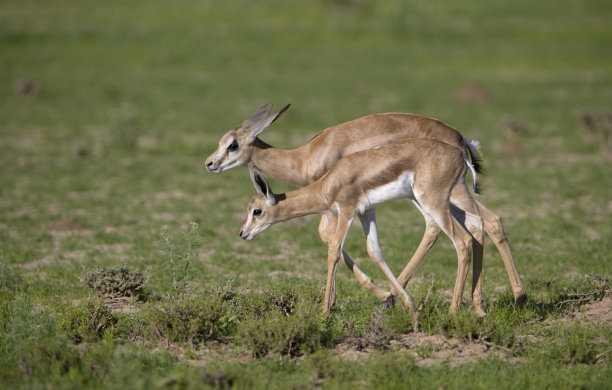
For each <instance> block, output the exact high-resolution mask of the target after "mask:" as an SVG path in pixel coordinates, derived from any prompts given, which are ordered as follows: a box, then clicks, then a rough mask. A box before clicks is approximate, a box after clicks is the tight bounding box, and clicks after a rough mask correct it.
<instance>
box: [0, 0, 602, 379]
mask: <svg viewBox="0 0 612 390" xmlns="http://www.w3.org/2000/svg"><path fill="white" fill-rule="evenodd" d="M610 20H612V5H611V4H610V2H609V1H598V0H594V1H575V0H561V1H558V2H534V1H523V0H518V1H517V0H515V1H506V0H504V1H497V2H486V1H478V2H453V1H449V0H435V1H430V2H406V1H400V0H389V1H385V2H375V1H368V0H327V1H324V0H314V1H309V2H301V3H299V4H297V3H293V2H286V1H278V0H267V1H258V2H249V1H243V0H237V1H233V2H213V1H207V0H199V1H195V0H193V1H191V0H185V1H179V2H172V3H170V2H167V1H157V0H149V1H141V0H134V1H129V2H125V1H116V0H110V1H106V2H102V3H94V2H89V1H67V0H47V1H40V0H19V1H16V0H5V1H3V2H2V3H1V4H0V163H1V166H2V170H1V171H0V387H2V388H16V389H26V388H27V389H38V388H41V389H42V388H45V389H47V388H129V389H138V388H202V387H206V386H208V387H213V388H229V387H236V388H283V389H286V388H313V387H323V388H349V387H351V388H355V387H357V388H409V387H417V386H426V388H434V387H435V388H491V386H495V387H496V388H612V361H611V360H612V359H611V356H612V352H611V347H610V345H611V341H612V326H611V324H612V322H611V321H612V315H611V311H612V298H611V297H610V291H611V287H610V277H611V275H612V269H611V267H612V169H611V167H612V106H611V104H610V103H611V102H612V51H611V50H610V47H611V46H612V27H611V25H610ZM269 101H272V102H274V103H275V104H276V107H278V108H280V107H281V105H284V104H286V103H289V102H290V103H292V107H291V109H290V110H289V111H288V112H287V113H285V114H284V115H283V117H282V118H280V119H279V120H278V121H277V122H275V123H274V124H273V125H272V126H271V127H270V128H269V129H268V130H266V132H264V133H263V134H262V137H261V138H262V139H264V140H265V141H267V142H268V143H271V144H272V145H274V146H277V147H281V148H285V149H290V148H294V147H297V146H299V145H301V144H303V143H305V142H307V141H308V140H309V139H310V138H311V137H313V136H314V135H315V134H317V133H318V132H319V131H320V130H322V129H323V128H325V127H328V126H331V125H335V124H338V123H341V122H344V121H347V120H351V119H354V118H357V117H359V116H363V115H367V114H371V113H377V112H388V111H399V112H415V113H420V114H425V115H430V116H434V117H436V118H439V119H441V120H443V121H444V122H446V123H449V124H451V125H453V126H455V127H456V128H457V129H459V130H460V131H461V132H462V133H463V134H464V135H465V136H466V137H467V138H469V139H472V138H477V139H479V140H480V141H481V144H482V152H483V154H484V157H485V160H486V169H487V173H486V175H485V176H481V178H480V180H481V184H482V186H483V189H484V193H483V195H480V196H479V197H478V199H479V200H480V201H481V202H482V203H484V204H485V205H487V206H488V207H489V208H491V209H492V210H494V211H495V212H497V213H498V214H499V215H501V216H502V218H503V219H504V226H505V228H506V231H507V233H508V237H509V240H510V244H511V246H512V249H513V254H514V257H515V259H516V262H517V266H518V269H519V272H520V273H521V276H522V278H523V282H524V284H525V287H526V289H527V294H528V295H529V300H528V302H527V303H526V304H525V305H524V306H522V307H520V308H516V307H514V306H513V304H512V293H511V291H510V287H509V282H508V278H507V276H506V273H505V270H504V267H503V264H502V261H501V257H500V256H499V254H498V253H497V251H496V248H495V246H494V245H493V244H492V243H490V242H489V243H487V245H486V248H485V260H484V299H485V310H486V311H487V313H488V315H487V317H486V318H484V319H477V318H476V317H475V316H474V315H473V314H472V310H471V304H470V302H469V299H468V294H465V296H464V303H465V304H464V305H463V307H462V309H461V310H460V311H459V313H457V314H456V315H453V316H451V315H448V314H447V312H448V308H449V305H450V295H451V293H452V291H451V289H452V286H453V284H454V279H455V275H456V268H457V265H456V255H455V251H454V249H453V248H452V246H451V244H450V240H448V239H447V238H446V237H443V238H441V239H440V240H439V241H438V243H437V244H436V246H435V247H434V249H433V250H432V252H431V253H430V255H429V256H428V257H427V259H426V261H425V262H424V263H423V265H422V266H421V267H420V269H419V270H418V272H417V274H416V276H415V278H414V279H413V281H411V283H410V284H409V286H408V290H409V292H410V293H411V294H412V295H413V296H414V297H415V299H416V300H417V303H422V304H423V305H422V306H423V307H422V311H421V313H420V324H421V332H420V333H418V334H414V333H413V332H412V328H411V324H410V321H409V318H408V315H407V313H406V311H405V310H404V309H403V308H401V307H400V305H396V306H395V307H393V308H389V309H386V310H384V311H383V310H382V308H381V304H380V302H378V301H377V299H376V298H375V297H374V296H372V295H368V294H367V293H366V292H365V291H364V290H362V289H361V288H360V286H359V285H358V283H357V282H356V281H355V280H354V278H353V277H352V275H350V273H349V272H348V271H347V270H346V268H339V272H338V286H337V288H338V296H337V302H336V306H335V307H334V309H333V310H332V314H331V315H330V316H329V317H328V318H323V316H322V315H321V313H320V311H321V306H322V295H323V290H322V288H323V287H324V282H325V275H326V268H327V264H326V261H325V258H326V254H327V248H326V247H325V246H324V245H323V244H322V243H321V242H320V240H319V238H318V235H317V231H316V227H317V225H318V218H317V217H316V216H311V217H306V218H302V219H298V220H293V221H290V222H287V223H284V224H282V225H277V226H273V227H272V228H271V229H270V230H269V231H268V232H266V233H264V234H262V235H261V236H259V237H258V238H257V239H255V240H254V241H252V242H243V241H242V240H240V239H239V237H238V228H239V226H240V224H241V223H242V220H243V218H244V213H245V209H246V204H247V202H248V200H249V199H250V198H251V196H252V195H253V193H254V189H253V188H252V185H251V182H250V180H249V179H248V173H247V170H246V169H244V168H238V169H234V170H231V171H229V172H225V173H223V174H221V175H212V174H209V173H207V172H206V171H205V169H204V159H205V158H206V157H207V156H208V155H209V154H210V153H211V152H212V151H213V150H214V149H215V148H216V146H217V142H218V140H219V138H220V137H221V135H222V134H223V133H225V132H226V131H227V130H228V129H230V128H233V127H235V126H237V125H239V124H240V123H241V122H242V120H244V119H245V118H246V117H247V116H248V115H249V114H250V113H251V112H252V111H253V110H255V109H256V108H258V107H259V106H261V105H263V104H265V103H267V102H269ZM271 183H272V186H273V188H274V189H275V190H276V191H278V192H281V191H286V190H291V189H292V187H291V186H289V185H288V184H285V183H281V182H278V181H274V180H271ZM378 221H379V229H380V236H381V246H382V249H383V251H384V253H385V257H386V259H387V262H388V263H389V265H390V267H391V269H392V270H394V272H396V273H399V272H400V271H401V269H402V268H403V266H404V265H405V264H406V263H407V260H408V259H409V258H410V256H411V254H412V253H413V251H414V250H415V249H416V246H417V244H418V242H419V241H420V239H421V236H422V232H423V228H424V223H423V219H422V217H421V216H420V215H419V214H418V213H417V212H416V210H415V209H414V207H413V206H412V205H411V203H410V202H407V201H396V202H392V203H388V204H385V205H383V207H381V208H380V209H379V212H378ZM346 249H347V252H348V253H350V254H351V255H352V256H353V258H355V260H356V261H357V263H358V264H359V265H360V267H362V269H363V270H364V271H365V272H366V273H367V274H368V275H370V276H371V277H372V278H373V279H374V280H375V281H376V283H377V284H379V285H381V286H383V287H386V288H388V284H387V283H385V282H384V276H383V275H382V273H381V272H380V271H379V270H378V269H377V268H376V266H375V265H374V264H373V263H372V262H371V261H370V260H369V259H368V257H367V253H366V250H365V242H364V239H363V233H362V232H361V231H360V229H357V228H355V229H353V231H352V232H351V234H350V236H349V239H348V241H347V243H346ZM468 283H471V280H469V278H468ZM468 290H469V288H468ZM426 298H428V299H426Z"/></svg>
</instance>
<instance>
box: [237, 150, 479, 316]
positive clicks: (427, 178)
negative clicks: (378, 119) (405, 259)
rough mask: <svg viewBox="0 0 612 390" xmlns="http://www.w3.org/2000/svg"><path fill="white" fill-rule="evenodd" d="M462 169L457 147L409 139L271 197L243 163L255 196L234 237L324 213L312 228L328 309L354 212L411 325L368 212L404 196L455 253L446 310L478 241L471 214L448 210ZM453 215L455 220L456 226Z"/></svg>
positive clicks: (456, 297) (456, 301)
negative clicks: (319, 242)
mask: <svg viewBox="0 0 612 390" xmlns="http://www.w3.org/2000/svg"><path fill="white" fill-rule="evenodd" d="M468 166H469V162H468V161H467V159H466V157H465V155H464V154H463V152H462V150H460V149H457V148H455V147H453V146H450V145H448V144H445V143H443V142H441V141H437V140H433V139H412V140H408V141H405V142H401V143H395V144H390V145H384V146H381V147H378V148H375V149H370V150H364V151H360V152H356V153H354V154H351V155H348V156H345V157H343V158H342V159H340V160H339V161H338V162H337V163H336V165H335V166H334V167H333V168H332V169H331V170H329V171H328V172H327V173H326V174H325V175H323V176H322V177H321V178H320V179H319V180H317V181H315V182H314V183H312V184H309V185H308V186H306V187H303V188H301V189H298V190H295V191H291V192H288V193H286V194H280V195H277V194H274V193H273V192H272V190H271V189H270V186H269V185H268V184H267V182H266V181H265V179H264V177H263V175H262V174H261V173H260V172H259V170H258V169H257V168H255V167H254V166H253V165H252V164H251V165H250V170H251V178H252V181H253V184H254V186H255V188H256V190H257V192H258V194H256V195H255V196H254V197H253V198H252V199H251V201H250V202H249V205H248V207H247V217H246V219H245V221H244V223H243V224H242V226H241V228H240V233H239V234H240V237H242V238H243V239H245V240H251V239H253V238H254V237H255V236H256V235H257V234H259V233H261V232H263V231H264V230H266V229H267V228H269V227H270V226H271V225H272V224H274V223H276V222H282V221H286V220H288V219H292V218H297V217H300V216H303V215H307V214H323V215H324V216H326V223H325V226H324V227H323V228H321V227H320V231H321V230H324V233H323V234H322V238H323V240H324V241H325V242H326V244H327V246H328V256H327V261H328V275H327V284H326V292H325V300H324V307H323V310H324V312H326V313H328V312H329V310H330V308H331V306H332V305H333V303H334V299H335V274H336V268H337V264H338V262H339V260H340V256H341V255H342V248H343V245H344V241H345V239H346V236H347V234H348V231H349V228H350V227H351V224H352V223H353V221H354V219H355V217H356V216H358V217H359V218H360V219H361V222H362V224H363V227H364V231H365V234H366V244H367V246H366V247H367V251H368V255H369V256H370V258H371V259H372V260H373V261H374V262H375V263H376V264H377V265H378V266H379V267H380V268H381V270H382V271H383V273H384V274H385V276H386V277H387V278H388V279H389V281H390V282H391V285H392V286H393V288H394V290H395V291H396V292H397V293H398V294H399V296H400V297H401V299H402V301H403V303H404V305H405V306H406V307H407V308H408V309H409V310H410V313H411V315H412V319H413V322H414V323H415V328H416V327H417V326H418V325H417V322H416V321H417V313H416V311H415V309H414V304H413V303H412V300H411V299H410V297H409V295H408V294H407V293H406V291H405V290H404V286H402V285H401V284H400V282H399V281H398V280H397V279H396V278H395V276H394V275H393V273H392V272H391V270H390V269H389V267H388V266H387V264H386V262H385V260H384V258H383V255H382V251H381V250H380V246H379V244H378V233H377V229H376V219H375V213H374V210H375V208H376V207H377V206H378V205H380V204H381V203H383V202H386V201H388V200H393V199H401V198H410V199H412V200H413V201H414V202H415V203H416V204H418V206H419V208H420V210H421V211H422V212H423V213H424V214H426V215H427V216H428V217H429V218H430V219H431V220H432V221H434V222H435V223H436V224H437V225H438V226H439V227H440V228H441V229H442V230H443V231H444V232H445V233H446V234H447V235H448V236H449V237H450V238H451V240H452V242H453V244H454V246H455V248H456V250H457V256H458V273H457V279H456V282H455V290H454V293H453V300H452V303H451V311H454V310H456V309H457V308H458V307H459V305H460V304H461V298H462V296H463V287H464V285H465V279H466V277H467V269H468V267H469V263H470V259H471V255H472V240H473V239H474V241H477V242H478V244H479V245H480V246H482V242H483V241H484V231H483V228H482V220H481V219H480V217H479V216H478V215H473V214H470V213H467V212H466V213H465V214H463V217H464V218H460V217H459V216H453V215H452V211H451V210H453V207H452V206H451V204H450V195H451V192H452V191H453V188H454V187H457V186H464V187H465V186H466V185H465V181H464V179H465V174H466V171H467V167H468ZM458 220H463V221H464V224H463V225H462V224H460V223H459V222H458ZM467 229H469V230H470V231H471V233H470V232H468V231H467ZM473 282H474V287H473V289H472V293H473V301H474V305H475V309H476V312H477V313H478V314H480V315H482V314H484V312H483V311H482V307H481V302H482V297H481V294H482V290H481V286H482V285H481V274H480V273H478V275H476V278H475V279H474V281H473Z"/></svg>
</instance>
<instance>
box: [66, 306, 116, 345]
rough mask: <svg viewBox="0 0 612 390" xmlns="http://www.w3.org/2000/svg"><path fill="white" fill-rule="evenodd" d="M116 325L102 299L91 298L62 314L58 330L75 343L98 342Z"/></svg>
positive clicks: (113, 317)
mask: <svg viewBox="0 0 612 390" xmlns="http://www.w3.org/2000/svg"><path fill="white" fill-rule="evenodd" d="M115 323H117V318H116V317H115V316H114V315H113V314H112V313H111V311H110V309H109V308H108V306H106V305H105V304H104V300H103V299H102V298H91V299H88V300H86V301H85V302H82V303H81V304H79V305H78V306H76V307H73V306H69V307H68V308H67V309H66V311H65V312H63V313H62V318H61V319H60V321H59V328H60V329H61V330H63V331H64V332H65V333H66V335H67V336H68V337H69V338H70V339H71V340H73V341H74V342H75V343H77V344H78V343H80V342H82V341H100V340H101V339H102V338H103V337H104V334H105V332H106V331H107V330H108V329H109V328H111V327H112V326H113V325H114V324H115Z"/></svg>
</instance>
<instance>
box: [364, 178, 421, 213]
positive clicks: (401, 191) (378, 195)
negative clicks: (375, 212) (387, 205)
mask: <svg viewBox="0 0 612 390" xmlns="http://www.w3.org/2000/svg"><path fill="white" fill-rule="evenodd" d="M413 183H414V173H413V172H410V171H406V172H404V173H402V174H401V175H400V176H399V177H398V178H397V179H395V180H394V181H392V182H389V183H387V184H383V185H382V186H380V187H377V188H373V189H371V190H368V191H367V192H366V198H367V199H366V204H365V205H364V206H365V207H364V209H370V208H373V207H376V206H378V205H380V204H381V203H384V202H386V201H388V200H394V199H402V198H412V197H413V193H412V184H413Z"/></svg>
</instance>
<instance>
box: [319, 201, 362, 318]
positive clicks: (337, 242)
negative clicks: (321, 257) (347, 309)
mask: <svg viewBox="0 0 612 390" xmlns="http://www.w3.org/2000/svg"><path fill="white" fill-rule="evenodd" d="M340 212H341V211H340V210H339V213H338V214H339V215H332V216H330V217H329V221H328V225H327V229H326V230H327V234H326V239H327V283H326V285H325V299H324V301H323V313H325V315H328V314H329V312H330V310H331V308H332V306H333V305H334V303H335V301H336V271H337V268H338V262H339V261H340V256H341V253H342V247H343V246H344V241H345V240H346V236H347V234H348V231H349V228H350V227H351V225H352V223H353V219H354V218H355V217H354V216H350V215H343V214H340Z"/></svg>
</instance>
